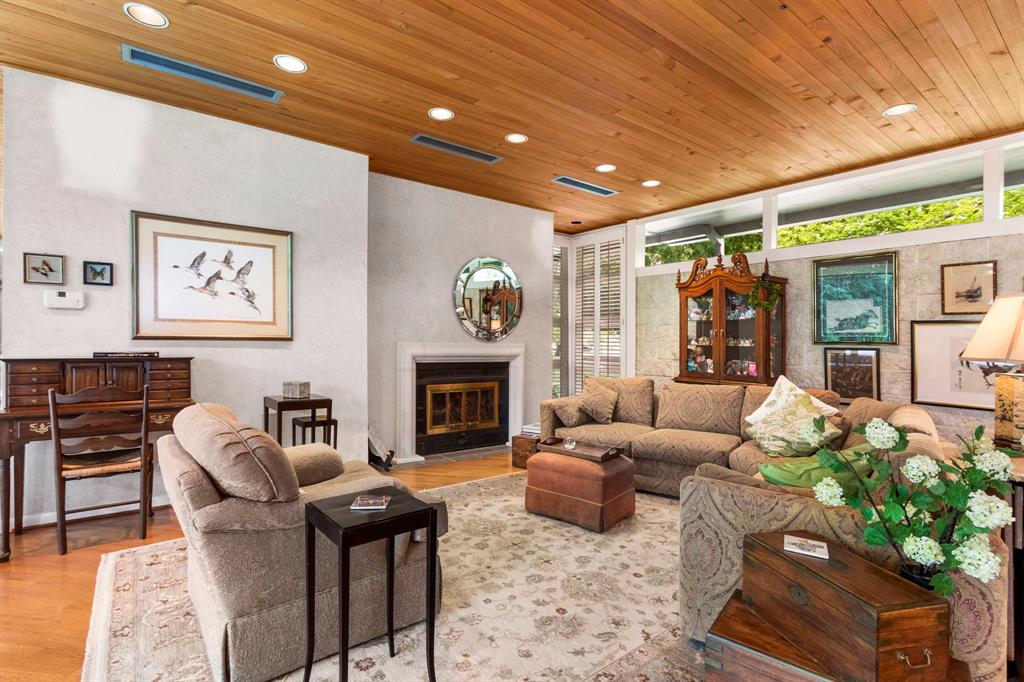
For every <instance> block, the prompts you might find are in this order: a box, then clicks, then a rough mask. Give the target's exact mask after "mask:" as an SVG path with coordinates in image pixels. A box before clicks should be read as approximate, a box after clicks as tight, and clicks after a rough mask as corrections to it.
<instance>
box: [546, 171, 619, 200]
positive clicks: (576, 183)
mask: <svg viewBox="0 0 1024 682" xmlns="http://www.w3.org/2000/svg"><path fill="white" fill-rule="evenodd" d="M551 182H553V183H555V184H556V185H562V186H564V187H570V188H572V189H578V190H580V191H581V192H589V193H590V194H596V195H597V196H599V197H610V196H611V195H613V194H618V192H616V191H615V190H614V189H608V188H607V187H602V186H601V185H595V184H593V183H591V182H584V181H583V180H577V179H576V178H570V177H569V176H568V175H559V176H558V177H557V178H555V179H554V180H552V181H551Z"/></svg>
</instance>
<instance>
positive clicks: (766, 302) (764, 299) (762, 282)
mask: <svg viewBox="0 0 1024 682" xmlns="http://www.w3.org/2000/svg"><path fill="white" fill-rule="evenodd" d="M761 292H764V295H763V296H762V295H761ZM781 296H782V287H780V286H779V285H778V284H776V283H775V282H772V281H771V280H767V279H765V278H764V277H758V278H757V281H756V282H754V287H753V288H752V289H751V290H750V295H749V296H747V304H748V305H749V306H750V307H751V308H761V309H762V310H766V311H768V312H771V311H772V310H774V309H775V304H777V303H778V302H779V298H780V297H781Z"/></svg>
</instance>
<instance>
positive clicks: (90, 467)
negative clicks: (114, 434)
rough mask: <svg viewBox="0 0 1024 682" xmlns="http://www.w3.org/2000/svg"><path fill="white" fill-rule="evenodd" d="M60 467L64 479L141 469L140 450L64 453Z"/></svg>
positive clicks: (108, 474) (123, 472)
mask: <svg viewBox="0 0 1024 682" xmlns="http://www.w3.org/2000/svg"><path fill="white" fill-rule="evenodd" d="M60 468H61V471H60V475H61V476H62V477H64V478H66V479H76V478H93V477H96V476H110V475H112V474H126V473H131V472H134V471H142V451H141V450H140V449H139V448H135V449H133V450H122V451H119V452H94V453H86V454H83V455H65V456H64V458H63V459H62V460H61V465H60Z"/></svg>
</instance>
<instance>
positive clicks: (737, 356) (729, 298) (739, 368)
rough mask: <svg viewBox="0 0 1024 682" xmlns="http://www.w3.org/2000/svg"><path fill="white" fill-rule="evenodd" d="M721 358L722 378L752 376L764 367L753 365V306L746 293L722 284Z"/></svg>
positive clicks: (755, 356) (755, 334)
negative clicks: (722, 361)
mask: <svg viewBox="0 0 1024 682" xmlns="http://www.w3.org/2000/svg"><path fill="white" fill-rule="evenodd" d="M724 310H725V331H724V333H723V336H724V337H725V339H724V347H725V356H724V358H725V360H724V363H723V365H722V378H723V379H748V378H756V377H757V376H758V372H763V371H767V370H768V368H767V367H758V366H757V346H756V344H757V309H756V308H754V307H753V306H751V305H750V300H749V295H748V294H747V293H742V292H739V291H733V290H731V289H730V288H728V287H726V288H725V306H724Z"/></svg>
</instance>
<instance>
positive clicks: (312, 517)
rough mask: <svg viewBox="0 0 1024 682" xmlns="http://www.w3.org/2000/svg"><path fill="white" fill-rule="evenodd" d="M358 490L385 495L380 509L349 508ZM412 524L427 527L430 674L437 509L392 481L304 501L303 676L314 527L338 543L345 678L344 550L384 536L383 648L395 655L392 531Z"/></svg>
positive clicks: (309, 656)
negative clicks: (385, 502) (385, 635)
mask: <svg viewBox="0 0 1024 682" xmlns="http://www.w3.org/2000/svg"><path fill="white" fill-rule="evenodd" d="M359 495H390V496H391V503H390V504H389V505H388V508H387V509H385V510H383V511H372V512H364V511H352V510H351V509H349V507H350V506H351V505H352V502H353V500H355V499H356V497H358V496H359ZM418 528H426V529H427V558H426V561H427V646H426V649H427V675H428V676H429V679H430V682H434V681H435V676H434V615H435V614H434V603H435V596H436V595H435V586H436V580H437V510H436V509H434V507H432V506H431V505H429V504H427V503H425V502H423V501H421V500H419V499H417V498H415V497H413V496H412V495H409V494H407V493H404V492H401V491H399V490H397V489H395V488H393V487H390V486H389V487H386V488H374V489H373V490H365V491H363V492H360V493H352V494H349V495H341V496H339V497H329V498H326V499H323V500H314V501H312V502H307V503H306V669H305V673H304V675H303V680H304V682H309V676H310V673H311V672H312V670H313V648H314V644H315V643H316V640H315V637H316V623H315V617H314V609H315V607H316V603H315V602H316V531H317V529H319V530H320V532H321V533H323V534H324V535H326V536H327V537H328V538H329V539H330V540H331V541H332V542H333V543H334V544H335V545H337V546H338V657H339V661H338V670H339V679H340V680H341V682H346V680H348V593H349V561H348V558H349V551H350V550H351V549H352V548H353V547H356V546H358V545H363V544H366V543H367V542H374V541H375V540H387V547H386V549H385V553H386V555H387V619H388V649H389V651H390V653H391V655H392V656H394V655H395V536H396V535H400V534H401V533H409V532H412V531H414V530H416V529H418Z"/></svg>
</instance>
